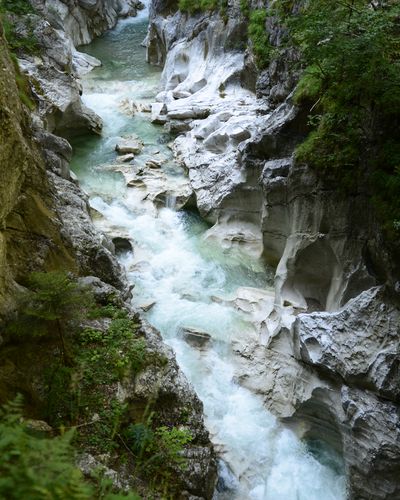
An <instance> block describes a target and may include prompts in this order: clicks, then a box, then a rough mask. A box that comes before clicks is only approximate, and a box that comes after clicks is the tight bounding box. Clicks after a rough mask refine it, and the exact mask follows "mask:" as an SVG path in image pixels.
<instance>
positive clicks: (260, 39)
mask: <svg viewBox="0 0 400 500" xmlns="http://www.w3.org/2000/svg"><path fill="white" fill-rule="evenodd" d="M266 20H267V11H266V10H265V9H256V10H253V11H251V12H250V18H249V28H248V33H249V38H250V41H251V45H252V50H253V54H254V56H255V60H256V63H257V66H258V67H259V68H260V69H264V68H266V67H267V66H268V64H269V62H270V59H271V52H272V46H271V44H270V43H269V35H268V33H267V31H266V25H265V23H266Z"/></svg>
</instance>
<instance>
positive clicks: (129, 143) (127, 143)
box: [115, 136, 144, 155]
mask: <svg viewBox="0 0 400 500" xmlns="http://www.w3.org/2000/svg"><path fill="white" fill-rule="evenodd" d="M143 146H144V144H143V141H142V140H141V139H139V138H138V137H135V136H132V137H126V138H124V139H121V140H120V141H119V142H118V144H117V145H116V146H115V151H116V152H117V153H118V154H120V155H127V154H130V153H133V154H136V155H137V154H139V153H140V152H141V151H142V149H143Z"/></svg>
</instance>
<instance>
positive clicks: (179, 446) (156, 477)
mask: <svg viewBox="0 0 400 500" xmlns="http://www.w3.org/2000/svg"><path fill="white" fill-rule="evenodd" d="M151 420H152V415H150V418H148V419H147V422H146V423H137V424H132V425H130V426H129V427H127V429H126V430H125V433H124V437H125V439H126V442H127V444H128V445H129V446H130V448H131V450H132V452H133V453H134V455H135V456H136V459H137V463H138V466H139V467H140V469H141V470H143V471H144V472H145V473H146V474H147V475H148V476H149V477H152V478H153V487H155V489H157V490H162V491H163V493H164V494H166V495H168V494H171V493H172V492H173V491H174V486H175V485H174V483H175V481H174V476H175V474H176V470H177V469H181V470H185V468H186V466H187V459H186V457H185V456H184V454H183V451H184V448H185V446H186V445H187V444H188V443H190V442H191V441H192V440H193V438H192V435H191V434H190V432H189V431H188V430H187V429H180V428H178V427H167V426H159V427H156V428H155V429H153V428H152V426H151Z"/></svg>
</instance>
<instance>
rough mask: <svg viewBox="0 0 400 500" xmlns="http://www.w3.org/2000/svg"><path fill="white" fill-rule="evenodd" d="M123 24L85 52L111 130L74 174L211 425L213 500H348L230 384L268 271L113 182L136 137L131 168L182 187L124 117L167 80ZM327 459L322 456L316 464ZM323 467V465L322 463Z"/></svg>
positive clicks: (170, 166)
mask: <svg viewBox="0 0 400 500" xmlns="http://www.w3.org/2000/svg"><path fill="white" fill-rule="evenodd" d="M142 16H143V17H142V18H141V19H139V20H131V21H128V22H126V21H125V22H122V23H120V24H119V25H118V27H117V29H116V30H114V31H111V32H109V33H107V34H106V35H104V36H103V37H101V38H100V39H98V40H97V41H95V42H94V43H93V44H91V45H90V46H88V47H86V48H85V50H86V51H87V52H88V53H90V54H91V55H94V56H95V57H97V58H99V59H101V60H102V61H103V66H102V67H101V68H98V69H96V70H94V71H93V72H92V73H90V74H89V75H88V76H87V77H86V78H85V81H84V100H85V103H86V104H87V105H88V106H89V107H91V108H92V109H94V110H95V111H96V112H97V113H98V114H99V115H100V116H101V117H102V119H103V121H104V131H103V135H102V137H100V138H97V137H91V138H89V137H82V138H79V139H76V140H75V141H74V142H73V146H74V151H75V154H74V159H73V163H72V168H73V170H74V171H75V172H76V173H77V175H78V177H79V179H80V181H81V184H82V186H83V188H84V189H86V191H87V192H88V193H89V195H90V203H91V205H92V207H93V208H94V209H96V210H97V212H98V213H99V214H101V215H102V218H100V219H97V224H98V226H99V228H100V229H102V230H104V231H105V232H108V233H109V234H110V235H111V236H113V235H116V234H123V235H125V236H127V237H129V238H130V240H131V241H132V242H133V246H134V251H133V252H129V253H127V254H125V255H123V256H121V262H122V264H123V265H124V266H125V269H126V271H127V274H128V278H129V280H130V281H131V282H132V283H134V284H135V289H134V298H133V303H134V304H135V305H136V306H140V305H141V304H144V303H149V302H154V306H153V307H152V308H151V310H150V311H149V312H148V313H147V318H148V320H149V321H150V322H151V323H152V324H153V325H154V326H155V327H156V328H158V329H159V330H160V332H161V334H162V335H163V338H164V340H165V341H166V342H167V343H168V344H169V345H170V346H171V347H172V348H173V349H174V351H175V353H176V356H177V360H178V363H179V365H180V367H181V368H182V370H183V371H184V373H185V374H186V376H187V377H188V379H189V380H190V381H191V383H192V384H193V386H194V388H195V390H196V392H197V394H198V395H199V397H200V399H201V400H202V401H203V404H204V412H205V421H206V425H207V428H208V429H209V432H210V435H211V439H212V441H213V443H214V445H215V448H216V450H217V451H218V453H219V456H220V458H221V462H220V474H221V478H222V481H221V482H220V484H222V483H223V484H224V485H225V487H224V488H222V490H223V491H218V492H216V495H215V499H216V500H222V499H229V500H235V499H236V500H246V499H252V500H343V499H344V498H345V480H344V477H343V475H342V473H341V468H340V462H338V461H337V460H334V462H333V463H334V464H335V466H332V463H331V462H329V460H333V457H330V458H329V460H325V459H324V460H318V459H317V458H318V456H317V455H318V454H317V453H316V452H315V450H313V452H312V453H310V452H309V450H308V449H307V446H306V445H305V444H304V443H302V442H301V441H300V440H299V439H298V438H297V437H296V436H295V435H294V434H293V433H292V432H291V431H289V430H288V429H285V428H283V427H282V426H281V425H280V424H279V422H278V421H277V420H276V419H275V417H274V416H273V415H272V414H270V413H269V412H267V411H266V410H265V408H264V406H263V403H262V400H261V399H260V398H258V397H257V396H256V395H254V394H253V393H251V392H250V391H248V390H247V389H245V388H243V387H241V386H240V385H238V384H237V383H236V382H235V366H236V363H237V356H236V355H235V353H234V349H233V345H234V344H235V342H238V341H240V342H244V343H247V344H250V343H251V342H254V341H257V340H258V332H257V329H256V328H255V326H254V321H253V318H252V317H250V316H249V314H246V313H244V312H243V311H242V310H240V308H238V307H236V305H235V302H234V299H235V296H236V294H237V292H238V289H239V288H240V287H244V286H246V287H253V288H258V289H262V290H267V292H268V291H269V292H270V293H271V294H272V291H273V287H272V270H269V269H267V268H266V267H265V265H264V264H263V262H261V261H258V260H255V259H252V258H251V257H249V256H247V255H245V254H243V253H240V252H239V251H233V250H230V251H227V250H225V251H224V250H222V249H221V248H220V247H218V246H217V245H215V244H210V242H209V241H208V240H206V239H204V234H205V233H206V231H207V229H208V225H207V224H206V223H205V222H204V221H202V220H201V218H200V217H199V216H198V215H197V214H196V213H193V212H186V211H180V212H177V211H174V210H173V209H170V208H163V209H161V210H156V209H155V208H154V207H153V206H152V204H151V203H150V202H147V201H145V200H144V198H143V191H141V190H140V189H139V188H127V187H126V185H125V184H126V183H125V180H124V176H123V175H122V174H121V173H118V172H115V171H113V168H112V165H113V162H115V159H116V153H115V151H114V149H115V144H116V143H117V141H118V140H119V139H120V138H121V136H123V135H126V134H131V133H135V134H137V135H138V136H139V137H140V138H141V139H142V140H143V141H144V143H145V147H144V149H143V152H142V153H141V154H140V155H138V156H137V158H135V161H134V165H132V166H130V165H127V167H126V168H127V169H128V170H129V169H130V168H132V169H133V168H136V167H137V166H143V165H144V163H145V161H146V159H148V158H151V157H154V155H163V156H165V158H166V159H167V161H166V163H165V164H164V166H163V167H162V169H163V171H164V172H165V174H166V175H167V177H168V178H170V177H173V178H182V179H183V178H184V175H185V174H184V171H183V170H182V168H181V167H180V166H179V165H177V164H175V163H174V161H173V157H172V153H171V150H170V149H169V147H168V145H167V142H168V140H169V139H170V138H168V137H165V134H164V132H163V129H162V128H160V127H158V126H154V125H153V124H151V123H150V116H149V114H148V113H137V114H135V115H134V116H132V115H129V114H126V113H125V112H123V111H122V110H121V103H122V102H123V101H125V100H126V99H133V100H134V101H135V102H138V101H139V102H141V103H149V102H151V101H152V100H153V101H154V96H155V95H156V93H157V92H158V81H159V78H160V71H159V70H158V69H157V68H153V67H151V66H148V65H147V64H146V63H145V57H144V49H143V48H142V47H141V46H140V43H141V41H142V40H143V38H144V37H145V34H146V28H147V22H146V19H145V18H144V16H145V13H143V14H142ZM184 327H191V328H198V329H200V330H202V331H206V332H207V333H209V334H210V335H211V337H212V342H211V345H210V347H209V348H208V349H205V350H202V351H199V350H197V349H196V348H194V347H191V346H190V345H188V344H187V343H186V342H185V341H184V339H183V338H182V335H181V330H182V328H184ZM321 456H322V455H321ZM316 457H317V458H316Z"/></svg>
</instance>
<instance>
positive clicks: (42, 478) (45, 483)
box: [0, 399, 92, 500]
mask: <svg viewBox="0 0 400 500" xmlns="http://www.w3.org/2000/svg"><path fill="white" fill-rule="evenodd" d="M72 437H73V431H72V430H71V431H68V432H66V433H65V434H63V435H61V436H58V437H54V438H52V439H49V438H43V437H39V436H37V435H35V434H34V433H32V431H30V430H29V428H28V427H27V426H26V425H25V424H24V423H23V421H22V403H21V400H20V399H17V400H15V401H14V402H12V403H9V404H8V405H7V406H5V407H4V408H3V409H2V411H1V413H0V455H1V462H0V498H7V499H9V500H12V499H15V500H20V499H21V498H29V499H30V500H46V499H49V498H51V499H54V500H56V499H59V500H63V499H65V498H69V499H71V500H84V499H90V498H92V488H91V487H90V486H89V485H88V484H86V483H85V482H84V480H83V477H82V474H81V473H80V471H79V470H78V469H77V468H76V467H75V465H74V463H73V448H72V446H71V440H72Z"/></svg>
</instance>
